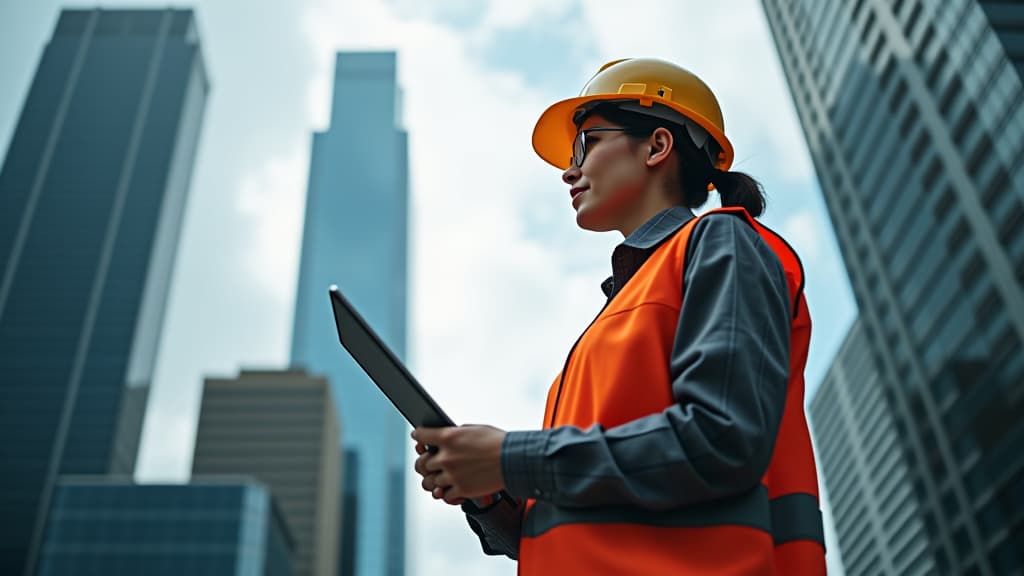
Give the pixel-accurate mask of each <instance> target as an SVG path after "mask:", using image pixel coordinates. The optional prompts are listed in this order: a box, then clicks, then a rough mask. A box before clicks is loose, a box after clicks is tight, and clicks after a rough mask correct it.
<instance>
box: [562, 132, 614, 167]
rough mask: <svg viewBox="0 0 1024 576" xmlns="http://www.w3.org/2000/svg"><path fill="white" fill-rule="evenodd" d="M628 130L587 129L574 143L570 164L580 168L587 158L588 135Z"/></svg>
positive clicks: (579, 133) (580, 133) (578, 134)
mask: <svg viewBox="0 0 1024 576" xmlns="http://www.w3.org/2000/svg"><path fill="white" fill-rule="evenodd" d="M626 131H627V129H626V128H610V127H608V128H587V129H586V130H580V131H579V132H577V133H576V139H575V140H573V142H572V158H570V159H569V162H571V163H572V165H573V166H575V167H577V168H580V167H581V166H583V160H585V159H586V156H587V134H590V133H591V132H626Z"/></svg>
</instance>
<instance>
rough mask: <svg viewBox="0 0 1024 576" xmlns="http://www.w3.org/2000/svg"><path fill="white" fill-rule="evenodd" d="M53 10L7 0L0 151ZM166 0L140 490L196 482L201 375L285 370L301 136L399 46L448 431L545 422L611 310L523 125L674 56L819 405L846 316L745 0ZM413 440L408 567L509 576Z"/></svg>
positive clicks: (431, 363)
mask: <svg viewBox="0 0 1024 576" xmlns="http://www.w3.org/2000/svg"><path fill="white" fill-rule="evenodd" d="M94 6H95V5H84V4H72V5H70V7H94ZM100 6H102V7H104V8H111V9H113V8H118V7H120V6H122V5H120V4H116V3H102V4H100ZM145 6H152V7H160V8H163V7H166V4H165V3H160V2H153V1H150V0H133V2H131V3H130V4H129V5H128V6H127V7H133V8H134V7H145ZM62 7H69V5H66V4H60V3H57V2H54V1H52V0H0V77H2V78H3V79H4V81H3V82H2V83H0V146H2V148H0V151H3V153H4V154H5V155H6V149H7V146H8V144H9V142H10V138H11V135H12V133H13V129H14V125H15V122H16V121H17V118H18V115H19V114H20V112H21V108H22V105H23V102H24V98H25V95H26V94H27V92H28V87H29V84H30V82H31V79H32V76H33V74H34V71H35V67H36V66H37V64H38V62H39V58H40V56H41V54H42V50H43V47H44V46H45V43H46V41H47V39H48V38H49V36H50V35H51V33H52V31H53V27H54V25H55V23H56V20H57V16H58V14H59V10H60V8H62ZM176 7H192V8H195V10H196V14H197V19H198V28H199V37H200V42H201V47H202V52H203V57H204V60H205V64H206V67H207V71H208V75H209V77H210V80H211V85H212V90H211V92H210V94H209V98H208V100H207V106H206V112H205V119H204V125H203V128H202V132H201V135H200V141H199V149H198V153H197V157H196V162H195V165H194V168H193V178H192V183H191V190H190V197H189V200H188V205H187V209H186V213H185V220H184V224H183V230H182V237H181V244H180V246H179V250H178V255H177V261H176V265H175V273H174V278H173V281H172V286H171V290H170V295H169V300H168V303H167V312H166V317H165V322H164V329H163V334H162V338H161V344H160V352H159V356H158V360H157V367H156V373H155V376H154V381H153V385H152V389H151V392H150V398H149V406H148V410H147V416H146V422H145V425H144V431H143V438H142V445H141V448H140V453H139V459H138V465H137V466H138V467H137V471H136V476H137V479H138V480H139V481H142V482H158V481H174V482H180V481H186V480H187V479H188V475H189V470H190V467H191V458H192V448H193V441H194V437H195V427H196V419H197V416H198V408H199V400H200V393H201V387H202V379H203V378H204V377H210V376H214V377H224V376H234V375H236V374H237V372H238V370H239V369H242V368H257V369H258V368H283V367H285V366H286V365H287V362H288V353H289V348H290V340H291V325H292V311H293V306H294V298H295V288H296V282H297V273H298V261H299V248H300V240H301V233H302V216H303V211H304V208H305V189H306V178H307V173H308V166H309V154H310V143H311V139H312V133H313V132H314V131H318V130H323V129H325V128H326V127H327V125H328V123H329V117H330V102H331V93H332V90H333V87H332V85H331V84H332V79H333V65H334V59H335V53H336V52H337V51H339V50H396V51H397V52H398V73H399V83H400V85H401V87H402V90H403V95H404V101H403V104H404V106H403V113H402V118H401V122H402V124H403V126H404V127H405V128H406V129H407V130H408V132H409V147H410V150H409V154H410V163H411V166H410V183H411V184H410V186H411V188H410V194H411V228H412V229H411V231H410V254H411V258H412V259H411V270H410V279H411V280H410V286H409V289H410V305H411V306H410V317H409V322H410V339H411V341H410V343H409V344H410V346H409V348H410V355H409V358H408V362H409V364H410V367H411V368H412V370H413V372H414V373H415V374H416V375H417V376H418V378H419V380H420V381H421V382H423V383H424V385H425V386H426V387H427V388H428V389H429V390H430V391H431V392H432V393H433V394H434V396H435V397H436V398H437V399H438V401H439V402H440V403H441V404H442V405H443V406H445V409H446V411H447V412H448V413H449V414H450V415H452V417H453V418H454V419H455V420H456V421H458V422H476V423H488V424H492V425H495V426H498V427H500V428H504V429H509V430H521V429H530V428H538V427H539V426H540V424H541V415H542V413H543V405H544V396H545V394H546V391H547V388H548V386H549V385H550V384H551V380H552V379H553V377H554V376H555V375H556V374H557V372H558V371H559V370H560V369H561V367H562V363H563V361H564V359H565V354H566V353H567V352H568V350H569V348H570V347H571V345H572V343H573V342H574V341H575V340H576V337H577V336H578V335H579V333H580V332H581V331H582V330H583V329H584V328H585V327H586V326H587V324H588V323H589V322H590V320H591V319H592V318H593V316H594V315H595V314H596V313H597V312H598V311H599V310H600V308H601V305H602V304H603V295H602V293H601V291H600V288H599V284H600V282H601V280H603V279H604V278H605V277H606V276H607V275H608V274H609V273H610V255H611V250H612V249H613V248H614V246H615V245H616V244H617V243H619V242H620V241H621V240H622V238H621V235H618V234H617V233H607V234H594V233H590V232H585V231H582V230H579V229H578V228H577V227H576V226H575V220H574V218H573V212H572V208H571V206H570V204H569V195H568V194H567V193H566V186H565V185H564V184H563V183H562V182H561V180H560V173H559V171H557V170H556V169H554V168H552V167H550V166H549V165H547V164H545V163H544V162H543V161H542V160H540V159H539V158H538V157H537V156H536V155H535V154H534V153H533V151H532V148H531V146H530V134H531V131H532V129H533V124H534V122H535V121H536V118H537V117H538V116H539V115H540V113H541V112H542V111H543V110H544V108H545V107H546V106H547V105H549V104H551V103H553V102H555V101H557V100H560V99H563V98H567V97H571V96H575V95H576V94H577V93H578V92H579V90H580V88H581V87H582V86H583V84H584V83H585V82H586V80H587V79H588V78H589V77H590V76H591V75H592V74H593V73H594V72H596V70H597V69H598V68H599V67H600V65H601V64H603V63H605V62H607V61H609V60H613V59H618V58H623V57H630V56H644V57H656V58H663V59H666V60H670V61H673V62H676V63H678V64H680V65H682V66H684V67H686V68H688V69H690V70H691V71H693V72H695V73H696V74H698V75H699V76H700V77H702V78H703V79H704V80H705V82H707V83H708V84H709V85H710V86H711V87H712V89H713V90H714V91H715V93H716V94H717V96H718V99H719V102H720V104H721V107H722V109H723V112H724V116H725V123H726V133H727V134H728V136H729V138H730V139H731V141H732V143H733V145H734V147H735V150H736V161H735V163H734V167H733V168H734V169H736V170H741V171H744V172H747V173H749V174H751V175H753V176H755V177H756V178H757V179H759V180H760V181H761V182H762V184H763V185H764V188H765V190H766V192H767V194H768V198H769V205H768V211H767V213H766V214H765V216H764V217H763V218H762V221H763V222H764V223H765V224H767V225H768V226H770V227H772V228H774V229H776V230H777V231H779V232H781V233H782V234H783V235H784V236H785V237H786V238H788V239H789V240H790V242H791V243H792V244H793V245H794V246H795V248H796V249H797V251H798V252H799V253H800V254H801V256H802V258H803V262H804V268H805V270H806V273H807V286H806V295H807V300H808V305H809V308H810V311H811V316H812V319H813V322H814V329H813V333H812V339H811V349H810V358H809V360H808V366H807V370H806V376H807V385H808V395H807V398H808V400H809V399H810V398H811V397H812V395H813V391H814V390H815V389H816V387H817V385H818V384H819V383H820V381H821V379H822V378H823V376H824V374H825V372H826V370H827V368H828V366H829V364H830V362H831V360H832V358H833V356H834V354H835V352H836V350H837V349H838V347H839V345H840V344H841V343H842V340H843V338H844V337H845V335H846V332H847V330H848V328H849V326H850V324H851V323H852V321H853V319H854V317H855V315H856V305H855V303H854V302H853V298H852V294H851V291H850V287H849V283H848V281H847V278H846V273H845V269H844V266H843V264H842V259H841V257H840V255H839V253H838V250H837V247H836V241H835V237H834V234H833V231H832V227H831V224H830V222H829V219H828V214H827V212H826V210H825V207H824V202H823V199H822V195H821V192H820V188H819V184H818V181H817V179H816V176H815V173H814V169H813V164H812V162H811V160H810V155H809V153H808V150H807V145H806V142H805V140H804V137H803V132H802V131H801V128H800V125H799V122H798V119H797V115H796V112H795V109H794V106H793V101H792V98H791V97H790V95H789V91H788V88H787V85H786V82H785V78H784V76H783V73H782V69H781V65H780V63H779V59H778V54H777V52H776V50H775V48H774V45H773V43H772V39H771V34H770V31H769V29H768V24H767V21H766V20H765V17H764V14H763V12H762V9H761V5H760V3H759V2H757V1H755V0H727V1H724V2H715V3H711V2H699V1H693V0H686V1H673V0H634V1H632V2H615V1H613V0H592V1H588V2H585V3H584V2H582V0H517V1H511V0H505V1H502V2H499V1H497V0H475V1H470V0H434V1H432V2H423V1H421V0H358V1H356V0H250V1H248V2H245V3H244V4H243V3H239V2H228V1H226V0H197V1H196V2H194V3H192V4H188V5H176ZM712 196H713V195H712ZM713 205H714V200H712V202H711V204H709V206H713ZM467 238H470V239H471V241H467ZM453 255H454V257H453ZM341 353H342V351H341V349H340V348H339V354H341ZM409 448H410V450H409V458H410V474H409V486H408V498H409V506H408V507H409V526H408V537H407V540H408V542H409V543H410V548H409V550H408V558H409V560H408V562H409V565H408V567H409V574H411V575H413V576H415V575H420V574H428V573H444V574H480V573H494V574H512V573H514V570H515V568H514V564H513V563H512V562H510V561H507V560H504V559H496V558H489V557H485V556H484V555H483V554H482V553H481V552H480V549H479V546H478V544H477V543H476V539H475V537H473V536H472V534H471V533H470V532H469V530H468V528H467V527H466V526H465V525H464V520H463V519H462V517H461V514H460V513H459V512H457V510H455V509H451V508H448V507H447V506H445V505H444V504H441V503H438V502H434V501H432V500H431V499H430V498H429V496H427V495H426V494H424V493H422V492H421V491H420V490H419V487H418V483H417V482H416V480H415V478H416V477H415V474H413V473H412V472H411V461H412V457H413V451H412V444H411V443H410V446H409ZM826 517H827V518H830V517H829V515H828V514H827V510H826ZM828 523H829V524H830V520H829V522H828ZM827 532H828V537H829V541H830V543H831V546H830V548H831V550H833V551H834V550H836V549H837V547H836V546H835V545H834V539H832V533H831V530H828V531H827ZM439 535H440V536H439ZM829 556H830V557H829V563H830V572H831V573H834V574H841V568H840V567H839V566H838V562H837V560H838V557H837V555H836V554H830V555H829Z"/></svg>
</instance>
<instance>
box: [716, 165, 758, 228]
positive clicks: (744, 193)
mask: <svg viewBox="0 0 1024 576" xmlns="http://www.w3.org/2000/svg"><path fill="white" fill-rule="evenodd" d="M709 180H710V182H711V183H712V184H714V185H715V189H716V190H718V195H719V197H721V199H722V206H738V207H740V208H745V209H746V210H747V212H749V213H750V215H751V216H753V217H754V218H757V217H758V216H760V215H761V214H763V213H764V209H765V198H764V188H762V187H761V183H760V182H758V181H757V180H754V179H753V178H751V177H750V176H749V175H747V174H745V173H743V172H725V171H722V170H718V169H717V168H712V170H711V177H710V178H709Z"/></svg>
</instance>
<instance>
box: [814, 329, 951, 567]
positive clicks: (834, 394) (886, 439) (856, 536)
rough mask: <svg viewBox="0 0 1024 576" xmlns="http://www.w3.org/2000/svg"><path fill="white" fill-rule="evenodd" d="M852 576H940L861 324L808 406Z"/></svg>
mask: <svg viewBox="0 0 1024 576" xmlns="http://www.w3.org/2000/svg"><path fill="white" fill-rule="evenodd" d="M810 415H811V427H812V429H813V430H814V441H815V444H816V445H817V447H818V454H819V457H818V463H819V465H820V466H821V470H822V474H823V475H824V476H825V478H826V484H827V487H828V494H829V502H830V503H831V505H832V509H833V510H835V509H837V508H838V509H840V510H842V511H843V514H841V515H839V516H838V517H836V518H835V520H836V535H837V537H838V539H839V550H834V549H830V550H829V551H828V553H829V554H830V555H832V554H837V555H841V556H842V563H843V567H844V568H845V570H846V575H847V576H874V575H877V574H921V575H924V574H934V573H935V571H936V570H935V564H934V562H933V560H932V558H931V554H930V551H929V545H928V543H929V540H928V535H927V533H926V532H925V527H924V523H923V522H922V519H921V509H920V507H919V505H918V503H917V498H915V496H914V491H913V488H912V486H911V483H910V482H909V481H908V479H909V474H910V471H909V468H908V467H907V462H906V460H905V459H904V457H903V452H902V451H901V450H900V447H899V442H900V439H899V432H898V431H897V429H896V422H895V420H894V418H893V414H892V411H891V410H890V408H889V406H888V405H887V404H886V402H885V397H884V395H883V391H882V385H881V382H880V381H879V375H878V371H877V370H876V369H875V365H874V360H873V359H872V357H871V346H870V344H869V343H868V341H867V339H866V337H865V334H864V330H863V329H862V327H861V325H860V322H855V323H854V325H853V328H852V329H851V330H850V333H849V334H848V335H847V337H846V340H845V341H844V342H843V345H842V347H841V348H840V349H839V353H838V354H837V355H836V359H835V361H834V362H833V363H832V366H831V367H830V368H829V371H828V374H826V376H825V380H824V381H823V382H822V383H821V386H820V387H819V388H818V392H817V393H816V394H815V395H814V399H813V400H812V401H811V406H810Z"/></svg>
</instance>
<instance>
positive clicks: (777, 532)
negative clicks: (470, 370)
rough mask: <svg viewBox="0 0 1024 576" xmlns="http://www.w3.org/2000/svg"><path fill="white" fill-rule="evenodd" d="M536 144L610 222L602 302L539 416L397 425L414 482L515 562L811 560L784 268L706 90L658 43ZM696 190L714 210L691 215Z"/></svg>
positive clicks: (587, 224)
mask: <svg viewBox="0 0 1024 576" xmlns="http://www.w3.org/2000/svg"><path fill="white" fill-rule="evenodd" d="M533 145H534V149H535V150H536V151H537V153H538V154H539V155H540V156H541V158H543V159H544V160H546V161H547V162H548V163H550V164H552V165H554V166H556V167H558V168H561V169H563V170H564V172H563V174H562V180H563V181H564V182H565V183H566V184H567V185H568V186H569V188H570V190H569V193H570V195H571V196H572V200H571V202H572V205H573V207H574V208H575V209H576V222H577V224H578V225H579V226H580V227H582V228H584V229H587V230H593V231H597V232H604V231H611V230H617V231H618V232H620V233H621V234H622V236H623V238H624V241H623V242H622V244H620V245H619V246H617V247H616V248H615V251H614V252H613V254H612V276H611V277H610V278H609V279H608V280H606V281H605V282H604V283H603V284H602V289H603V290H604V292H605V295H606V296H607V298H608V301H607V303H606V304H605V306H604V308H603V309H602V310H601V312H600V313H599V314H598V316H597V318H596V319H595V320H594V322H593V323H592V324H591V325H590V326H589V327H588V328H587V330H586V331H584V333H583V335H582V336H581V337H580V339H579V340H578V341H577V343H576V345H575V346H574V347H573V348H572V350H571V351H570V352H569V355H568V358H567V359H566V363H565V366H564V368H563V370H562V373H561V374H559V375H558V377H557V378H556V379H555V381H554V383H553V384H552V387H551V390H550V392H549V394H548V401H547V408H546V410H545V416H544V428H543V429H542V430H532V431H521V432H505V431H502V430H498V429H496V428H493V427H489V426H460V427H452V428H438V429H427V428H420V429H417V430H415V431H414V432H413V438H414V439H415V440H416V441H417V445H416V450H417V453H419V457H418V458H417V460H416V464H415V468H416V471H417V473H419V474H420V475H421V476H422V477H423V480H422V486H423V488H424V489H425V490H427V491H429V492H431V493H432V495H433V496H434V498H438V499H444V500H445V501H446V502H448V503H449V504H461V505H462V507H463V510H464V511H465V512H466V514H467V518H468V521H469V524H470V526H471V527H472V529H473V530H474V532H476V534H477V535H478V536H479V537H480V540H481V543H482V545H483V549H484V551H485V552H486V553H488V554H505V555H507V556H509V557H511V558H513V559H517V560H518V561H519V571H520V573H521V574H776V573H777V574H801V575H803V574H824V572H825V561H824V538H823V535H822V534H823V533H822V525H821V515H820V512H819V509H818V494H817V476H816V474H815V467H814V459H813V455H812V452H811V443H810V437H809V435H808V432H807V424H806V420H805V417H804V412H803V368H804V363H805V361H806V358H807V345H808V340H809V338H810V318H809V316H808V312H807V307H806V304H805V302H804V298H803V294H802V289H803V271H802V269H801V266H800V262H799V259H798V258H797V256H796V254H795V253H794V252H793V250H792V249H791V248H790V247H789V246H788V244H786V243H785V241H784V240H782V239H781V238H780V237H779V236H777V235H776V234H775V233H773V232H771V231H770V230H768V229H767V228H765V227H764V226H762V225H761V224H760V223H758V222H757V221H755V220H754V218H756V217H757V216H759V215H760V214H761V212H762V211H763V210H764V197H763V195H762V192H761V190H760V186H759V185H758V184H757V183H756V182H755V181H754V180H753V179H751V178H750V177H749V176H747V175H745V174H741V173H737V172H728V169H729V166H730V165H731V163H732V158H733V151H732V146H731V144H730V143H729V140H728V139H727V138H726V137H725V134H724V128H723V122H722V115H721V111H720V109H719V107H718V102H717V100H716V99H715V97H714V95H713V94H712V92H711V90H710V89H709V88H708V87H707V86H706V85H705V84H704V83H703V82H702V81H700V79H698V78H697V77H696V76H694V75H693V74H691V73H690V72H688V71H686V70H684V69H682V68H680V67H678V66H675V65H673V64H670V63H668V62H664V61H660V60H650V59H628V60H619V61H615V62H611V63H609V64H606V65H605V66H604V67H602V68H601V69H600V70H599V71H598V73H597V74H596V75H595V76H594V77H593V78H592V79H591V80H590V82H588V83H587V85H586V86H585V87H584V89H583V92H582V93H581V95H580V96H579V97H577V98H571V99H568V100H564V101H562V102H558V103H556V104H554V105H552V106H551V107H550V108H548V109H547V110H546V111H545V112H544V114H543V115H542V116H541V117H540V119H539V120H538V122H537V126H536V128H535V129H534V136H533ZM711 188H715V189H717V190H718V193H719V196H720V197H721V200H722V205H723V208H722V209H718V210H712V211H709V212H707V213H705V214H704V215H702V216H700V217H696V216H694V214H693V212H692V211H691V208H697V207H699V206H701V205H703V204H704V203H705V201H706V200H707V197H708V191H709V190H710V189H711ZM428 446H429V447H432V449H431V450H428V449H427V447H428ZM500 494H503V495H505V496H500Z"/></svg>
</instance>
